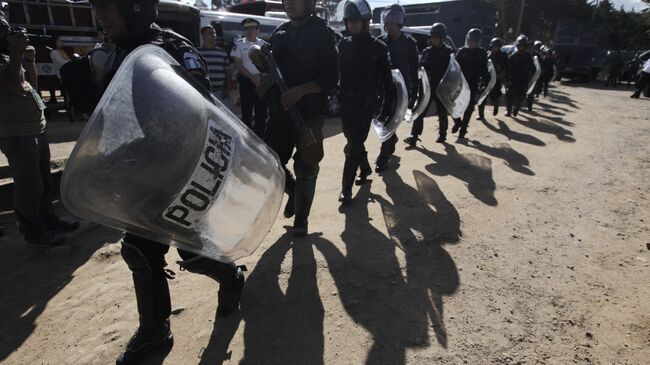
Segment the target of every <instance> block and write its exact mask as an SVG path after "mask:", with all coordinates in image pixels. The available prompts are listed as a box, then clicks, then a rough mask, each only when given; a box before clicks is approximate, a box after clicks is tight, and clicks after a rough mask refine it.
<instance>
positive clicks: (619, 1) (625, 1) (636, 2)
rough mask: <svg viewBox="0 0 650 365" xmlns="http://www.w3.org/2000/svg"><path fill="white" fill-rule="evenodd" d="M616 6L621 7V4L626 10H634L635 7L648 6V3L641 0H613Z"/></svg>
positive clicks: (637, 8) (639, 8)
mask: <svg viewBox="0 0 650 365" xmlns="http://www.w3.org/2000/svg"><path fill="white" fill-rule="evenodd" d="M612 2H613V3H614V5H615V6H616V8H619V7H620V6H621V5H623V6H625V10H628V11H629V10H632V8H634V9H635V10H637V11H638V10H641V9H645V8H647V5H645V4H644V3H643V2H642V1H641V0H612Z"/></svg>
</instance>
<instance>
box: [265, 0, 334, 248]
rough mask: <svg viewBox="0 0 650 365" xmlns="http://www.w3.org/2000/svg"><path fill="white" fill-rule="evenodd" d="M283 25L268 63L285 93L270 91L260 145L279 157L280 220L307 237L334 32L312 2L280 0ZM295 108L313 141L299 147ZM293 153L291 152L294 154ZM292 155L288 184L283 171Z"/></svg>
mask: <svg viewBox="0 0 650 365" xmlns="http://www.w3.org/2000/svg"><path fill="white" fill-rule="evenodd" d="M282 4H283V6H284V9H285V12H286V13H287V16H288V17H289V19H290V20H289V21H288V22H286V23H283V24H281V25H280V26H278V27H277V28H276V29H275V31H274V32H273V34H272V35H271V39H270V43H271V50H272V52H273V55H274V58H275V61H276V63H277V64H278V67H279V68H280V71H281V72H282V75H283V76H284V78H285V80H286V82H287V86H288V87H289V90H288V91H287V92H285V93H283V94H280V90H279V89H278V88H274V89H272V91H271V92H270V97H269V122H268V126H267V129H266V135H265V138H264V139H265V141H266V143H267V144H268V145H269V146H270V147H271V148H273V150H275V151H276V152H277V154H278V156H279V157H280V161H281V162H282V165H283V166H284V169H285V173H286V186H285V192H286V193H287V194H288V195H289V199H288V201H287V205H286V207H285V209H284V216H285V217H287V218H290V217H294V216H295V217H294V224H293V228H294V229H293V234H294V236H296V237H303V236H305V235H307V232H308V218H309V213H310V210H311V205H312V202H313V200H314V193H315V190H316V179H317V177H318V172H319V169H320V167H319V163H320V161H321V160H322V159H323V116H324V115H325V111H326V106H327V96H328V95H329V94H330V93H331V91H332V90H333V89H334V88H335V87H336V85H337V84H338V80H339V69H338V53H337V49H336V37H335V34H334V31H333V30H332V29H331V28H329V27H328V26H327V23H326V22H325V20H323V19H321V18H319V17H318V16H316V14H315V10H316V2H315V0H283V2H282ZM294 105H295V106H296V107H297V108H298V112H299V113H300V115H301V116H302V119H304V120H305V122H306V123H307V124H308V125H309V127H310V128H311V130H312V133H313V134H314V136H315V137H316V143H311V144H309V145H306V144H304V143H300V140H299V136H298V133H297V131H296V129H295V127H294V125H293V122H292V119H291V117H290V115H289V113H288V110H289V108H290V107H292V106H294ZM294 151H295V153H294ZM292 155H293V160H294V171H295V174H296V178H295V179H294V177H293V175H292V174H291V172H290V171H289V170H288V169H287V168H286V165H287V163H289V159H290V158H291V157H292Z"/></svg>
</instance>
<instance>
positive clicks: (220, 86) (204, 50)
mask: <svg viewBox="0 0 650 365" xmlns="http://www.w3.org/2000/svg"><path fill="white" fill-rule="evenodd" d="M201 38H202V40H203V47H201V48H199V49H198V51H199V52H200V53H201V55H202V56H203V58H205V61H206V62H207V63H208V73H209V75H210V84H211V85H212V90H211V91H212V95H214V96H215V97H217V98H218V99H219V100H221V101H222V102H225V100H228V93H229V92H230V76H229V73H228V67H229V66H230V58H229V57H228V53H227V52H226V50H224V49H223V48H220V47H219V46H217V32H216V31H215V30H214V27H212V26H211V25H208V26H205V27H203V28H201Z"/></svg>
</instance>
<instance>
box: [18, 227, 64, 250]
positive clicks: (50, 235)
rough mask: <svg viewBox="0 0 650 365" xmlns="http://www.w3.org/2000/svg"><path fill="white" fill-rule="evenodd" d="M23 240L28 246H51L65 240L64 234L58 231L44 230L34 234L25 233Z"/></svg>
mask: <svg viewBox="0 0 650 365" xmlns="http://www.w3.org/2000/svg"><path fill="white" fill-rule="evenodd" d="M25 240H26V241H27V244H28V245H29V246H33V247H43V248H51V247H56V246H59V245H61V244H62V243H63V242H65V236H64V235H62V234H60V233H54V232H47V231H46V232H41V233H39V234H35V235H25Z"/></svg>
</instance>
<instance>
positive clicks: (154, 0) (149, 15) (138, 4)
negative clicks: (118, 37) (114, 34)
mask: <svg viewBox="0 0 650 365" xmlns="http://www.w3.org/2000/svg"><path fill="white" fill-rule="evenodd" d="M108 1H114V2H115V4H117V6H118V8H119V10H120V14H121V15H122V17H124V21H125V22H126V27H127V33H128V34H139V33H141V32H143V31H145V30H147V29H149V28H150V27H151V24H153V23H154V21H156V17H158V0H90V3H91V4H92V5H93V6H94V7H100V6H102V5H103V4H104V3H106V2H108Z"/></svg>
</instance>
